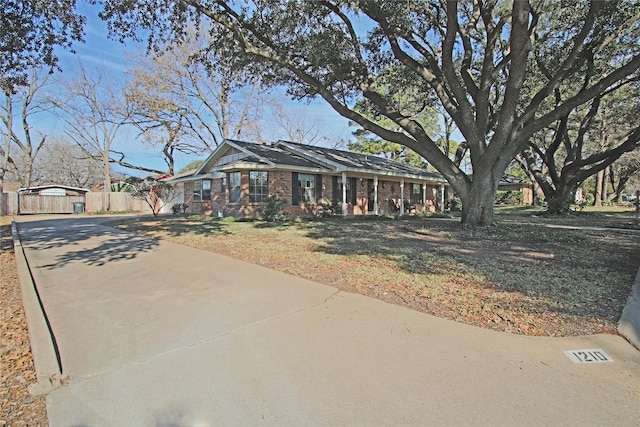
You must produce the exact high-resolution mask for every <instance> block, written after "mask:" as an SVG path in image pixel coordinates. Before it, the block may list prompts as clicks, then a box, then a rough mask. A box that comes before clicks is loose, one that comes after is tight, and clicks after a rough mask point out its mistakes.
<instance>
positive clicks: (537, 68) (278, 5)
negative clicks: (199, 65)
mask: <svg viewBox="0 0 640 427" xmlns="http://www.w3.org/2000/svg"><path fill="white" fill-rule="evenodd" d="M530 3H531V4H530ZM533 3H534V2H527V1H499V2H462V1H461V2H442V1H441V2H437V1H436V2H426V1H418V0H396V1H382V0H369V1H361V2H348V1H340V2H314V1H284V0H280V1H276V0H264V1H262V0H260V1H256V2H251V6H245V5H244V3H243V2H236V1H216V2H187V3H184V2H174V1H171V0H139V1H136V2H122V1H117V0H105V1H104V2H103V3H102V4H103V5H104V10H103V12H102V13H101V17H102V18H103V19H105V20H106V21H107V22H108V23H109V28H110V30H111V31H112V32H114V33H116V35H119V36H121V37H122V38H125V37H134V36H136V35H140V34H145V35H147V36H148V37H149V40H148V41H149V46H150V47H151V48H160V47H161V46H162V43H165V42H168V41H184V39H186V38H187V37H188V32H187V31H186V29H187V28H189V27H190V26H192V25H193V26H195V25H199V24H202V25H206V26H208V29H209V30H210V32H211V35H212V37H210V38H209V40H210V43H211V44H210V46H207V47H205V48H204V49H203V50H202V52H203V54H202V55H199V56H198V59H200V60H202V61H204V62H205V63H206V65H207V66H210V67H211V68H212V69H215V67H216V66H217V64H219V63H223V64H225V65H226V66H228V67H229V68H230V69H232V70H234V71H240V72H242V73H244V76H245V78H246V79H253V78H254V77H255V76H257V75H258V76H260V77H261V83H262V84H263V85H264V86H265V87H280V86H285V87H286V88H287V93H288V95H290V96H291V97H292V98H293V99H296V100H303V99H312V98H318V97H322V98H323V99H324V100H325V101H327V102H328V103H329V104H330V105H331V106H332V108H334V109H335V110H336V111H338V112H339V113H340V114H342V115H343V116H349V117H350V118H351V120H353V121H354V122H357V123H358V125H359V126H361V127H362V128H363V129H366V130H367V131H369V132H372V134H375V135H376V138H379V139H380V140H381V141H382V140H384V141H389V142H393V143H398V144H401V145H402V146H404V147H408V148H410V149H411V150H414V151H415V152H416V153H418V154H419V155H420V156H422V157H424V158H425V159H426V160H427V161H428V162H429V163H430V165H431V166H433V167H435V168H436V169H437V170H438V171H440V173H442V174H443V176H444V177H445V178H446V179H447V180H448V181H449V183H450V184H451V186H452V187H453V189H454V190H455V192H456V193H457V194H459V195H460V197H461V198H462V200H463V201H464V202H465V209H467V208H469V209H468V212H469V214H468V215H463V221H464V222H465V223H466V224H467V225H488V224H491V223H492V210H491V208H489V209H485V210H483V209H477V208H478V207H479V206H480V205H485V204H486V203H488V202H493V201H494V198H495V193H493V192H492V191H488V190H487V188H486V182H487V179H494V180H495V179H499V178H500V177H501V176H502V175H503V173H504V171H505V169H506V167H507V165H508V161H509V160H511V159H513V158H514V157H515V156H516V155H517V154H518V153H519V152H520V151H521V150H522V149H523V147H525V146H527V144H530V143H531V144H536V143H537V142H538V141H532V136H533V135H542V136H543V137H545V136H547V135H549V134H550V133H552V132H550V130H552V129H559V127H560V125H559V123H560V122H562V120H563V117H562V116H563V115H564V114H565V112H566V111H574V110H577V109H581V110H582V112H581V113H580V114H581V117H582V118H586V119H587V120H580V118H579V119H578V120H576V121H574V123H577V122H585V123H587V122H589V118H590V117H586V116H585V115H588V113H584V111H587V112H588V111H589V110H590V108H591V105H590V103H591V102H592V101H594V100H599V99H601V98H602V97H603V96H605V95H607V93H608V92H611V91H613V90H615V89H616V88H617V87H623V86H631V83H630V81H631V82H632V81H633V79H634V77H635V74H636V73H637V71H638V68H639V67H640V56H638V55H639V54H640V45H639V44H638V43H637V29H638V23H639V20H638V14H639V11H640V4H638V2H630V1H627V2H604V1H588V0H577V1H576V2H566V1H545V2H535V4H533ZM362 20H365V21H366V25H361V22H362ZM456 28H457V29H460V30H459V31H456V30H455V29H456ZM451 29H454V31H449V30H451ZM627 83H629V84H627ZM354 99H360V101H358V104H357V106H356V107H354V103H353V100H354ZM433 108H444V109H445V110H446V112H447V115H448V116H449V117H450V118H451V119H452V120H453V121H454V122H455V124H456V126H457V128H458V129H459V130H460V133H461V134H462V135H464V138H465V140H466V141H465V142H466V146H467V147H468V150H469V153H470V156H469V158H470V161H471V167H472V169H473V173H474V176H475V177H478V178H480V179H475V180H474V181H473V182H470V181H468V180H465V179H463V177H462V174H463V173H465V171H463V170H461V169H460V168H459V167H458V166H457V165H455V164H453V162H452V161H451V159H450V158H447V156H446V155H443V151H446V150H443V149H442V148H441V147H439V146H438V143H437V140H438V138H437V137H436V136H435V135H434V134H433V132H431V123H432V122H434V120H431V119H430V117H431V110H432V109H433ZM435 122H437V120H435ZM629 122H634V123H637V122H635V121H632V120H630V121H629ZM559 130H562V129H559ZM569 132H575V129H567V133H569ZM557 134H558V135H563V133H562V132H558V133H557ZM577 134H579V133H575V134H574V135H577ZM639 134H640V133H639ZM583 135H584V136H588V137H589V138H588V139H589V140H594V141H598V139H597V138H594V136H597V135H587V134H583ZM365 137H367V138H369V135H365ZM543 139H544V138H543ZM547 139H553V138H547ZM556 145H557V146H559V147H564V146H565V141H561V140H558V141H557V144H556ZM487 147H491V149H487ZM447 148H450V147H447ZM536 148H537V147H536ZM566 151H572V150H566ZM547 158H548V159H551V158H553V153H552V154H551V155H549V156H547ZM591 160H594V161H595V160H597V159H596V158H594V159H591ZM569 163H572V164H573V165H574V166H575V165H578V164H581V163H582V162H581V161H573V162H569V161H567V165H568V164H569ZM575 184H576V183H572V185H575ZM548 197H549V196H548ZM472 202H473V203H477V205H476V206H471V205H470V204H471V203H472Z"/></svg>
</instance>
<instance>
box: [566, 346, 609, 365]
mask: <svg viewBox="0 0 640 427" xmlns="http://www.w3.org/2000/svg"><path fill="white" fill-rule="evenodd" d="M564 354H566V355H567V357H568V358H569V359H571V361H572V362H573V363H603V362H613V359H612V358H610V357H609V355H608V354H607V353H605V351H604V350H602V349H601V348H590V349H587V350H567V351H565V352H564Z"/></svg>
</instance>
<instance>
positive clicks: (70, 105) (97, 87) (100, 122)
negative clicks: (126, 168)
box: [51, 63, 131, 191]
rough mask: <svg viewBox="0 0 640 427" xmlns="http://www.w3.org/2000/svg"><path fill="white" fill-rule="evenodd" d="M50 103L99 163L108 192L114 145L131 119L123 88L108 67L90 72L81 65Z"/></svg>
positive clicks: (76, 140) (73, 136)
mask: <svg viewBox="0 0 640 427" xmlns="http://www.w3.org/2000/svg"><path fill="white" fill-rule="evenodd" d="M51 100H52V102H53V103H54V104H55V105H56V107H58V108H57V114H58V116H59V118H60V119H61V120H62V121H63V122H64V123H65V124H66V135H67V137H68V138H69V139H70V140H71V141H73V142H74V143H76V144H77V145H78V146H79V147H81V148H82V149H83V150H84V151H85V153H87V154H88V155H90V156H92V157H93V158H94V159H95V160H97V161H98V162H99V164H100V166H101V169H102V178H103V182H104V189H105V191H109V188H110V187H111V163H112V162H113V161H114V160H112V154H114V152H115V151H114V148H113V145H114V143H115V142H116V137H117V135H118V133H119V132H120V131H121V129H122V128H123V127H124V126H126V125H127V124H128V123H129V121H130V118H131V108H130V105H129V104H128V103H127V102H126V100H125V99H124V97H123V96H122V85H121V84H120V83H119V82H117V81H116V80H115V79H114V78H113V77H112V76H111V75H110V74H109V72H108V69H107V68H106V67H99V68H94V69H92V70H87V68H86V67H85V66H84V65H83V64H82V63H78V68H77V71H76V73H75V74H74V75H73V76H72V77H71V78H70V79H66V80H62V81H61V82H60V92H59V93H58V94H56V95H54V96H52V97H51ZM115 153H117V152H115ZM120 160H122V159H120Z"/></svg>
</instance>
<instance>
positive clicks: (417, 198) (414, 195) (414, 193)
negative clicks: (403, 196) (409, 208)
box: [410, 184, 422, 205]
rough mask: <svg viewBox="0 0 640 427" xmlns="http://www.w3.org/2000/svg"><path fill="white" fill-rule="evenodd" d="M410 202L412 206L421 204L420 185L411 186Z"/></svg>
mask: <svg viewBox="0 0 640 427" xmlns="http://www.w3.org/2000/svg"><path fill="white" fill-rule="evenodd" d="M410 200H411V204H412V205H419V204H422V185H420V184H411V196H410Z"/></svg>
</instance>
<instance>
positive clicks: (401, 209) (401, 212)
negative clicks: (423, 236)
mask: <svg viewBox="0 0 640 427" xmlns="http://www.w3.org/2000/svg"><path fill="white" fill-rule="evenodd" d="M400 215H404V178H403V179H401V180H400Z"/></svg>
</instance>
